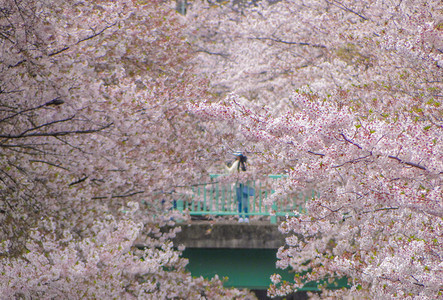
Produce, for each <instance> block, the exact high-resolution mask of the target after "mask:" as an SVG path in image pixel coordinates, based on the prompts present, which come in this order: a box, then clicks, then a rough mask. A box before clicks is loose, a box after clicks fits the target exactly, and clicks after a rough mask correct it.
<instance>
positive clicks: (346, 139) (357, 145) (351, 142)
mask: <svg viewBox="0 0 443 300" xmlns="http://www.w3.org/2000/svg"><path fill="white" fill-rule="evenodd" d="M340 135H341V136H342V137H343V139H344V140H345V141H346V142H348V143H350V144H352V145H354V146H355V147H357V148H358V149H363V148H362V147H361V146H360V145H359V144H356V143H354V142H353V141H351V140H350V139H348V138H347V137H346V136H345V135H344V134H343V133H340Z"/></svg>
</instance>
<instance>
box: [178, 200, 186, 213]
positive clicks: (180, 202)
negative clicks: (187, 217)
mask: <svg viewBox="0 0 443 300" xmlns="http://www.w3.org/2000/svg"><path fill="white" fill-rule="evenodd" d="M177 210H178V211H179V212H183V211H184V210H185V205H184V201H183V200H177Z"/></svg>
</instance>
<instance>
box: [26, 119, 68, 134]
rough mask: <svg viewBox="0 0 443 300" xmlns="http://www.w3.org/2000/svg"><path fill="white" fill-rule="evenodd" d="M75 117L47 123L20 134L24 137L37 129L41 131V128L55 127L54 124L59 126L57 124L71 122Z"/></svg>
mask: <svg viewBox="0 0 443 300" xmlns="http://www.w3.org/2000/svg"><path fill="white" fill-rule="evenodd" d="M74 117H75V115H73V116H71V117H69V118H66V119H62V120H55V121H52V122H49V123H45V124H42V125H39V126H36V127H34V128H30V129H27V130H25V131H23V132H22V133H20V135H19V136H24V135H26V133H28V132H31V131H34V130H37V129H40V128H43V127H46V126H51V125H54V124H57V123H63V122H67V121H71V120H72V119H74Z"/></svg>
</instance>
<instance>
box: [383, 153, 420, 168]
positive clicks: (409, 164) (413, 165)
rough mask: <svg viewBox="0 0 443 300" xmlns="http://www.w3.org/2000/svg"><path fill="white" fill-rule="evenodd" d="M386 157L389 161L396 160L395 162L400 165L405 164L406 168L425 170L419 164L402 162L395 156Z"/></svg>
mask: <svg viewBox="0 0 443 300" xmlns="http://www.w3.org/2000/svg"><path fill="white" fill-rule="evenodd" d="M388 157H389V158H390V159H395V160H397V161H398V162H399V163H401V164H405V165H408V166H411V167H415V168H419V169H421V170H426V168H425V167H423V166H422V165H419V164H416V163H412V162H408V161H404V160H402V159H400V158H398V157H397V156H393V155H389V156H388Z"/></svg>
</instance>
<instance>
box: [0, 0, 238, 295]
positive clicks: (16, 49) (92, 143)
mask: <svg viewBox="0 0 443 300" xmlns="http://www.w3.org/2000/svg"><path fill="white" fill-rule="evenodd" d="M182 27H183V24H182V23H181V21H180V20H179V19H177V18H176V16H175V12H174V11H173V10H172V9H170V7H169V4H167V3H164V2H162V1H130V0H128V1H126V0H122V1H77V2H69V1H68V2H67V1H33V0H23V1H9V0H6V1H3V2H2V3H1V4H0V51H1V52H0V53H1V54H0V57H1V58H0V151H1V156H0V157H1V158H0V170H1V171H0V173H1V174H0V185H1V198H0V199H1V201H0V223H1V224H2V226H1V227H0V228H1V231H0V239H1V248H0V274H1V278H2V280H0V291H1V292H2V297H3V296H4V297H6V298H12V297H24V298H53V297H56V298H59V297H64V298H74V299H75V298H85V297H86V298H99V297H103V298H110V297H123V298H137V297H140V298H151V299H162V298H168V297H169V298H174V297H177V298H195V299H198V298H203V297H208V298H218V297H221V298H223V297H224V298H226V299H232V298H233V297H235V296H236V295H237V296H242V295H243V296H244V295H246V294H245V292H240V291H238V290H225V289H223V288H222V281H221V280H219V279H218V278H214V279H213V280H212V281H207V280H204V279H202V278H200V279H194V278H192V277H191V275H190V274H189V273H187V272H186V271H185V269H184V266H185V264H186V261H185V260H184V259H182V258H180V257H179V251H177V249H176V247H174V246H173V245H172V244H171V243H170V242H168V241H169V239H170V238H171V237H173V236H174V234H175V230H171V231H165V230H164V229H162V226H163V225H165V224H166V223H168V222H171V221H170V220H171V216H169V215H168V210H167V200H170V199H173V197H174V196H176V194H177V193H178V192H179V190H180V188H182V187H184V186H185V185H189V184H192V183H194V182H197V181H200V177H202V176H204V175H205V174H206V168H205V166H207V165H208V164H210V163H211V162H212V161H213V160H214V158H213V157H214V155H213V153H211V151H209V148H210V147H211V145H213V144H216V143H218V142H219V140H220V137H219V136H216V135H215V134H211V129H210V128H209V127H208V128H206V127H205V123H204V122H199V121H198V120H196V119H195V118H194V117H193V116H192V115H191V114H190V113H189V112H188V111H187V110H186V102H187V100H188V99H199V98H207V99H210V98H211V95H210V94H209V93H208V92H207V90H206V86H207V83H206V82H205V81H204V80H201V79H199V78H198V77H197V76H195V75H194V74H195V72H194V71H193V68H192V65H191V64H189V63H188V61H189V60H190V58H191V57H192V55H193V54H192V52H190V51H189V47H188V45H187V43H186V38H185V37H184V35H183V34H182ZM161 200H165V201H166V202H165V203H166V204H165V207H162V206H161V205H160V204H161ZM142 232H143V235H145V236H147V238H145V242H146V244H145V245H144V246H145V247H144V249H142V250H141V249H136V248H134V247H133V244H134V241H135V240H136V238H137V237H138V236H139V235H140V234H141V233H142ZM175 246H176V245H175Z"/></svg>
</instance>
